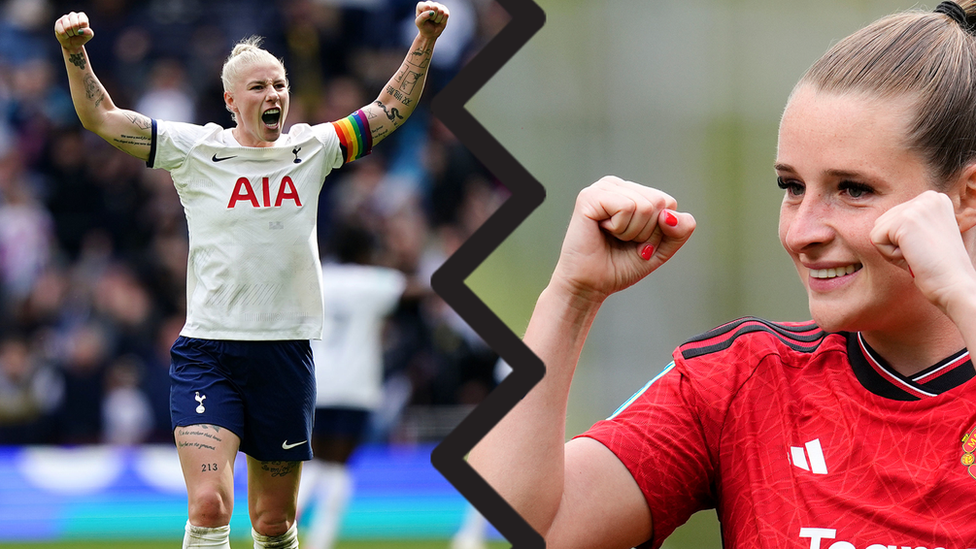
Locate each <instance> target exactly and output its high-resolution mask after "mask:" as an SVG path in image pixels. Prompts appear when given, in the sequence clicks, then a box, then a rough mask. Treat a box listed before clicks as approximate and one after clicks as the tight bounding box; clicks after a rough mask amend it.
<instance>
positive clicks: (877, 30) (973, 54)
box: [797, 0, 976, 186]
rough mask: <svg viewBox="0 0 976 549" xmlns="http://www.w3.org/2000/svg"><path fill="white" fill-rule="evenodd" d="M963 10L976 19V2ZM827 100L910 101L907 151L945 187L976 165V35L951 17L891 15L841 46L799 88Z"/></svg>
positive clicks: (815, 66)
mask: <svg viewBox="0 0 976 549" xmlns="http://www.w3.org/2000/svg"><path fill="white" fill-rule="evenodd" d="M958 3H959V5H960V6H961V7H962V8H963V9H964V10H965V11H966V14H967V16H969V17H972V16H973V15H976V0H962V1H960V2H958ZM804 84H806V85H812V86H813V87H814V88H815V89H818V90H820V91H824V92H828V93H841V94H843V93H855V94H859V95H864V96H866V97H869V98H872V99H875V98H876V99H878V100H881V101H884V100H905V99H908V101H909V102H910V104H911V106H912V112H913V113H914V114H913V117H914V119H913V120H911V121H910V123H909V130H908V136H907V139H908V146H909V147H910V148H911V149H912V150H914V151H916V152H917V153H919V154H920V155H921V157H922V158H923V159H924V160H925V162H926V163H927V164H928V167H929V171H930V172H931V174H932V176H933V178H934V180H935V182H936V184H937V185H939V186H944V185H946V184H947V183H948V181H949V179H950V178H951V177H952V176H953V175H955V174H956V173H957V172H958V171H959V170H960V169H961V168H962V167H963V166H965V165H967V164H968V163H970V162H972V161H974V160H976V36H973V35H972V34H970V33H968V32H967V31H966V30H965V29H964V28H963V26H962V25H960V24H959V23H957V22H956V21H955V20H953V19H952V18H951V17H949V16H948V15H945V14H942V13H934V12H922V11H915V10H912V11H906V12H901V13H897V14H894V15H889V16H887V17H884V18H882V19H879V20H878V21H876V22H874V23H872V24H871V25H869V26H867V27H865V28H863V29H861V30H859V31H857V32H855V33H854V34H852V35H850V36H848V37H847V38H845V39H843V40H841V41H840V42H838V43H837V44H836V45H835V46H833V47H832V48H830V50H829V51H827V53H825V54H824V55H823V57H821V58H820V59H819V60H817V62H816V63H814V64H813V66H811V67H810V69H808V70H807V72H806V74H804V76H803V77H802V78H801V79H800V82H799V83H798V84H797V87H798V88H799V87H800V86H802V85H804Z"/></svg>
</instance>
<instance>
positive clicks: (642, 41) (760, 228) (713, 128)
mask: <svg viewBox="0 0 976 549" xmlns="http://www.w3.org/2000/svg"><path fill="white" fill-rule="evenodd" d="M537 4H538V5H539V6H540V7H542V9H543V10H544V11H545V13H546V24H545V25H544V26H543V27H542V29H541V30H540V31H539V32H538V33H537V34H536V35H535V36H534V37H533V38H532V39H531V40H530V41H529V43H528V44H527V45H526V46H525V47H524V48H523V49H522V50H520V51H519V52H518V54H517V55H516V56H515V57H514V58H513V59H512V60H511V61H510V62H508V63H507V64H506V65H505V66H504V67H503V68H502V69H501V71H500V72H499V73H498V74H497V75H496V76H495V77H494V78H492V79H491V80H490V81H489V82H488V84H487V85H486V86H485V87H484V88H483V89H482V90H481V91H480V92H479V93H478V94H477V95H476V96H475V97H474V98H473V99H472V100H471V101H470V102H469V104H468V109H469V110H470V111H471V113H472V114H473V115H474V116H475V117H476V118H477V119H478V120H479V121H480V122H481V123H482V124H483V125H484V126H485V127H486V129H487V130H488V131H489V132H491V134H492V135H493V136H495V138H496V139H498V140H499V141H500V142H501V144H502V145H503V146H504V147H505V148H506V149H507V150H508V151H509V152H510V153H511V154H512V155H513V156H514V157H515V158H516V159H517V160H518V161H519V162H520V163H521V164H522V165H523V166H524V167H525V168H526V169H527V170H528V171H529V172H530V173H531V174H532V175H533V176H534V177H535V178H536V179H538V180H539V181H540V182H541V183H542V185H543V186H544V187H545V188H546V191H547V198H546V200H545V202H544V203H543V204H542V206H540V207H539V208H538V209H537V210H536V211H535V212H534V213H533V214H532V215H531V216H530V217H529V218H528V219H527V220H526V221H525V222H523V223H522V225H521V226H520V227H519V228H518V229H517V230H516V231H515V233H513V234H512V235H511V236H510V237H509V238H508V239H507V240H506V241H505V242H504V243H503V244H502V246H501V247H499V248H498V249H497V250H496V251H495V252H494V253H493V254H492V255H491V256H490V257H489V258H488V260H487V261H485V262H484V263H483V264H482V265H481V266H480V268H478V269H477V270H476V271H475V273H474V274H473V275H472V276H471V277H470V278H469V280H468V284H469V286H470V287H471V288H472V289H473V290H474V291H475V292H476V293H477V294H478V295H479V296H480V297H481V299H483V300H484V301H485V303H486V304H487V305H488V306H489V307H491V309H492V310H494V311H495V312H496V313H497V314H498V315H499V316H500V317H501V319H502V320H503V321H504V322H505V323H506V324H507V325H508V326H509V327H510V328H511V329H512V330H514V331H515V332H516V333H517V334H519V335H521V334H522V332H523V331H524V329H525V326H526V324H527V322H528V318H529V315H530V314H531V311H532V307H533V305H534V303H535V299H536V297H537V296H538V294H539V292H540V291H541V290H542V289H543V288H544V287H545V285H546V283H547V281H548V278H549V274H550V272H551V270H552V268H553V266H554V265H555V262H556V259H557V256H558V251H559V246H560V242H561V240H562V236H563V233H564V231H565V228H566V225H567V223H568V220H569V217H570V214H571V213H572V208H573V203H574V201H575V196H576V194H577V192H578V191H579V190H580V189H582V188H583V187H585V186H587V185H589V184H590V183H592V182H593V181H596V180H597V179H599V178H600V177H601V176H603V175H605V174H613V175H617V176H619V177H622V178H624V179H629V180H632V181H637V182H640V183H644V184H647V185H650V186H652V187H656V188H659V189H662V190H664V191H666V192H668V193H669V194H671V195H672V196H674V197H675V198H676V199H677V200H678V204H679V207H680V209H682V210H683V211H688V212H691V213H693V214H694V215H695V217H696V219H697V221H698V228H697V229H696V232H695V235H694V237H693V238H692V239H691V241H690V242H689V243H688V244H687V245H686V246H685V247H684V248H683V249H682V250H681V252H680V253H679V254H678V255H677V256H676V257H675V258H674V259H673V260H672V261H671V262H669V263H668V264H667V265H666V266H665V267H663V268H662V269H660V270H659V271H657V272H656V273H654V274H652V275H651V276H650V277H649V278H648V279H646V280H644V281H642V282H641V283H640V284H638V285H637V286H635V287H633V288H631V289H629V290H628V291H627V292H625V293H624V294H622V295H617V296H614V297H612V298H611V299H610V300H609V301H608V302H607V303H606V304H605V306H604V307H603V309H602V310H601V312H600V314H599V316H598V318H597V320H596V323H595V325H594V328H593V331H592V332H591V335H590V338H589V340H588V342H587V346H586V348H585V349H584V353H583V358H582V360H581V364H580V366H579V369H578V373H577V376H576V379H575V383H574V387H573V391H572V394H571V401H570V409H569V421H568V425H567V436H570V435H572V434H575V433H578V432H580V431H583V430H585V429H586V428H587V427H588V426H589V425H590V424H591V423H593V422H594V421H597V420H599V419H602V418H604V417H606V416H607V415H609V414H610V413H611V412H612V411H613V410H614V409H615V408H616V407H617V406H618V405H619V404H620V403H621V402H623V401H624V400H625V399H626V398H627V397H629V396H630V395H631V394H632V393H633V392H634V391H636V390H637V389H639V388H640V387H641V386H643V385H644V384H645V383H646V382H647V380H649V379H650V378H651V377H653V376H654V375H655V374H656V373H657V372H658V371H660V369H661V368H662V367H663V366H664V365H665V364H667V363H668V362H669V361H670V354H671V351H672V350H673V349H674V347H675V346H677V345H678V344H680V343H681V342H683V341H684V340H685V339H687V338H689V337H692V336H694V335H697V334H699V333H701V332H703V331H705V330H708V329H710V328H712V327H714V326H715V325H717V324H720V323H722V322H725V321H728V320H731V319H734V318H737V317H740V316H744V315H755V316H762V317H765V318H769V319H772V320H804V319H808V318H809V313H808V312H807V307H806V297H805V294H804V291H803V287H802V285H801V284H800V282H799V280H798V279H797V276H796V273H795V271H794V269H793V266H792V263H791V262H790V261H789V259H788V257H787V256H786V254H785V252H783V250H782V248H781V246H780V244H779V240H778V238H777V218H778V214H779V203H780V200H781V197H782V194H781V191H780V190H779V189H778V188H777V187H776V183H775V177H774V174H773V169H772V165H773V162H774V159H775V154H776V133H777V126H778V123H779V118H780V115H781V114H782V109H783V107H784V106H785V104H786V100H787V97H788V95H789V93H790V90H791V89H792V88H793V85H794V84H795V83H796V81H797V79H798V78H799V77H800V76H801V75H802V73H803V72H804V71H805V70H806V68H807V67H808V66H809V65H810V64H811V63H813V61H815V60H816V59H817V58H818V57H819V56H820V55H821V54H823V53H824V51H826V49H827V48H828V47H829V46H830V45H831V44H833V43H835V42H836V41H838V40H839V39H841V38H843V37H844V36H846V35H848V34H850V33H851V32H853V31H854V30H856V29H858V28H860V27H862V26H864V25H866V24H868V23H870V22H871V21H873V20H875V19H877V18H879V17H881V16H883V15H886V14H889V13H892V12H895V11H899V10H903V9H909V8H912V7H913V6H917V7H921V8H922V9H932V8H933V7H934V4H933V5H932V6H926V5H924V4H912V3H910V2H894V1H881V0H875V1H870V0H855V1H850V0H847V1H839V0H826V1H818V2H803V1H797V0H681V1H677V0H655V1H646V0H608V1H601V2H592V1H581V0H537ZM713 517H714V513H713V512H708V513H699V515H696V516H695V517H693V519H692V523H689V525H686V526H685V527H684V528H683V529H682V530H679V532H677V533H676V534H675V536H674V537H673V538H672V539H671V540H670V541H669V546H670V547H675V548H676V547H715V548H717V547H720V546H721V542H720V539H719V536H718V526H717V522H716V521H715V519H714V518H713Z"/></svg>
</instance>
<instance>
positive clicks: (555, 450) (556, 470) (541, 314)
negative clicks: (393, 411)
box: [469, 177, 695, 548]
mask: <svg viewBox="0 0 976 549" xmlns="http://www.w3.org/2000/svg"><path fill="white" fill-rule="evenodd" d="M676 206H677V204H676V202H675V201H674V199H672V198H671V197H670V196H668V195H666V194H664V193H662V192H660V191H656V190H654V189H650V188H647V187H643V186H641V185H637V184H635V183H631V182H627V181H622V180H620V179H618V178H615V177H606V178H603V179H601V180H600V181H598V182H596V183H594V184H593V185H591V186H590V187H588V188H586V189H584V190H583V191H582V192H581V193H580V194H579V197H578V198H577V201H576V208H575V210H574V212H573V217H572V220H571V221H570V224H569V229H568V230H567V233H566V237H565V240H564V241H563V247H562V251H561V252H560V257H559V261H558V263H557V265H556V269H555V271H554V272H553V275H552V279H551V280H550V282H549V285H548V286H547V287H546V289H545V290H544V291H543V292H542V295H541V296H540V297H539V300H538V302H537V303H536V307H535V310H534V311H533V313H532V318H531V320H530V321H529V326H528V328H527V330H526V332H525V337H524V341H525V343H526V345H528V346H529V348H531V349H532V351H533V352H535V353H536V354H537V355H538V356H539V358H541V359H542V361H543V363H544V364H545V365H546V375H545V376H544V377H543V379H542V380H541V381H540V382H539V383H538V384H537V385H536V386H535V387H534V388H533V389H532V391H530V392H529V394H528V395H526V397H525V398H524V399H522V401H521V402H520V403H519V404H518V405H516V407H515V408H514V409H513V410H512V411H511V412H509V413H508V414H507V415H506V416H505V417H504V418H503V419H502V421H500V422H499V423H498V425H496V426H495V428H494V429H492V431H491V432H489V433H488V435H487V436H485V438H484V439H482V440H481V441H480V442H479V443H478V445H477V446H475V448H474V449H473V450H472V452H471V455H470V457H469V461H470V463H471V465H472V466H473V467H474V468H475V470H477V471H478V473H479V474H481V475H482V476H483V477H484V478H485V480H487V481H488V483H489V484H490V485H491V486H492V487H493V488H494V489H495V490H496V491H498V493H499V494H500V495H501V496H502V497H504V498H505V500H506V501H508V502H509V504H511V505H512V506H513V507H514V508H515V509H516V510H517V511H518V512H519V514H521V515H522V517H524V518H525V519H526V520H527V521H528V522H529V524H530V525H532V526H533V527H534V528H535V529H536V530H538V531H539V532H540V533H541V534H542V535H543V536H544V537H545V538H546V541H547V547H550V548H557V547H574V548H581V547H601V548H603V547H606V548H611V547H620V548H629V547H633V546H635V545H637V544H639V543H641V542H643V541H645V540H647V539H648V537H649V536H650V534H651V514H650V510H649V509H648V506H647V503H646V502H645V501H644V497H643V494H642V492H641V491H640V489H639V488H638V486H637V483H636V482H635V481H634V479H633V477H632V476H631V474H630V472H629V471H627V469H626V468H625V467H624V466H623V464H622V463H621V462H620V460H619V459H617V457H616V456H615V455H614V454H613V453H611V452H610V450H608V449H607V448H606V447H605V446H603V445H602V444H600V443H599V442H596V441H595V440H592V439H588V438H580V439H576V440H573V441H570V442H569V443H565V444H564V441H565V425H566V405H567V402H568V398H569V388H570V384H571V382H572V379H573V374H574V372H575V369H576V363H577V361H578V360H579V356H580V352H581V350H582V348H583V343H584V341H585V340H586V336H587V333H588V332H589V329H590V326H591V324H592V322H593V319H594V318H595V317H596V314H597V311H598V310H599V308H600V306H601V305H602V303H603V301H604V300H605V299H606V298H607V297H608V296H609V295H610V294H612V293H614V292H617V291H620V290H623V289H625V288H627V287H629V286H631V285H632V284H634V283H636V282H637V281H639V280H640V279H642V278H643V277H645V276H647V275H648V274H649V273H651V272H652V271H654V270H655V269H657V268H658V267H660V266H661V265H662V264H664V263H665V262H666V261H667V260H668V259H670V258H671V256H673V255H674V253H675V252H676V251H677V250H678V248H680V247H681V246H682V245H683V244H684V243H685V242H686V241H687V239H688V238H689V237H690V236H691V233H692V231H693V230H694V228H695V220H694V218H693V217H692V216H691V215H690V214H686V213H678V212H676V211H675V208H676Z"/></svg>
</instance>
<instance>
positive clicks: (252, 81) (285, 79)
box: [247, 78, 288, 86]
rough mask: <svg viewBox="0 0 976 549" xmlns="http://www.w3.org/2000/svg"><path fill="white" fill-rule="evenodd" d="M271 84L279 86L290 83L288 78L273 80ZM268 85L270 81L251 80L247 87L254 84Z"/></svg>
mask: <svg viewBox="0 0 976 549" xmlns="http://www.w3.org/2000/svg"><path fill="white" fill-rule="evenodd" d="M270 82H271V83H272V84H278V83H281V84H287V83H288V79H287V78H276V79H274V80H271V81H270ZM267 83H268V80H251V81H250V82H248V83H247V85H248V86H250V85H252V84H267Z"/></svg>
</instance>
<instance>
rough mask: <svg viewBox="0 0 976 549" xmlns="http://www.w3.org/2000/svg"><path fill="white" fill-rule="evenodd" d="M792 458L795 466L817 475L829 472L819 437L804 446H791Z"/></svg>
mask: <svg viewBox="0 0 976 549" xmlns="http://www.w3.org/2000/svg"><path fill="white" fill-rule="evenodd" d="M790 459H791V461H792V462H793V465H794V466H796V467H799V468H800V469H803V470H804V471H810V472H811V473H813V474H815V475H826V474H827V461H826V460H825V459H824V454H823V448H821V446H820V439H819V438H815V439H813V440H811V441H810V442H808V443H806V444H804V445H803V446H802V447H799V446H791V447H790Z"/></svg>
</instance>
